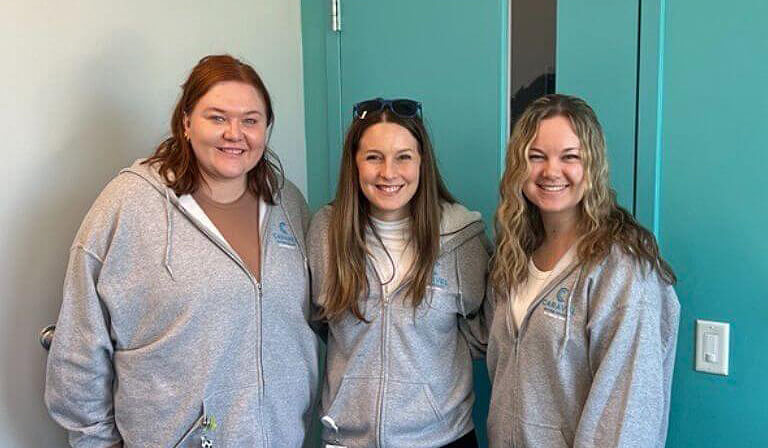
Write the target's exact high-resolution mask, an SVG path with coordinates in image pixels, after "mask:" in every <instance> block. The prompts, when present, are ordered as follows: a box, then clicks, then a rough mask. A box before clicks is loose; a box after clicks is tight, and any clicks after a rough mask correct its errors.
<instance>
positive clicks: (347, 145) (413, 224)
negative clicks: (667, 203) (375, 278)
mask: <svg viewBox="0 0 768 448" xmlns="http://www.w3.org/2000/svg"><path fill="white" fill-rule="evenodd" d="M382 122H389V123H395V124H397V125H400V126H402V127H404V128H405V129H407V130H408V132H410V133H411V135H413V137H414V138H415V139H416V140H417V141H418V143H419V145H418V146H419V147H418V151H419V155H420V157H421V163H420V165H419V186H418V188H417V189H416V193H414V196H413V198H411V201H410V203H409V207H410V216H409V219H410V232H411V235H410V241H409V244H412V245H413V249H414V253H415V254H418V255H417V256H416V257H415V259H414V263H413V265H412V266H411V267H410V269H409V271H408V273H406V275H405V277H404V279H405V280H404V282H407V283H408V285H407V290H406V297H408V298H410V300H411V303H412V305H413V306H414V307H416V306H418V305H419V304H420V303H421V301H422V300H423V298H424V295H425V293H426V290H427V286H428V285H429V284H430V282H431V281H432V270H433V268H434V264H435V261H436V260H437V256H438V254H439V252H440V218H441V214H442V213H441V211H442V208H441V203H444V202H448V203H454V202H456V201H455V199H453V197H452V196H451V194H450V193H449V192H448V189H447V188H446V187H445V184H444V183H443V179H442V177H441V176H440V172H439V171H438V168H437V162H436V160H435V156H434V152H433V150H432V143H431V142H430V139H429V134H428V133H427V130H426V128H425V127H424V123H423V121H422V119H421V118H420V117H419V116H418V115H417V116H414V117H401V116H399V115H397V114H393V113H391V112H389V111H388V110H387V109H382V110H380V111H378V112H373V113H369V114H367V115H366V116H365V119H361V118H355V119H354V120H353V121H352V124H351V125H350V127H349V129H348V130H347V135H346V137H345V139H344V150H343V153H342V156H341V169H340V172H339V183H338V187H337V189H336V198H335V199H334V201H333V208H332V212H331V219H330V229H329V231H328V239H329V241H328V244H329V255H330V257H329V258H330V262H329V269H328V275H327V278H326V279H325V285H326V288H325V289H326V301H325V303H324V304H323V307H322V310H321V313H320V315H321V317H322V318H324V319H329V320H330V319H336V318H339V317H341V316H342V315H343V314H344V313H346V312H348V311H349V312H351V313H352V314H353V315H354V316H356V317H357V318H358V319H360V320H361V321H365V318H364V317H363V315H362V313H361V312H360V306H359V304H358V299H359V297H360V296H361V295H362V294H367V293H368V290H367V288H368V282H367V279H366V272H365V260H366V255H367V254H368V253H369V251H368V248H367V247H366V243H365V230H366V228H370V229H371V230H372V231H373V225H372V223H371V219H370V215H369V214H370V204H369V203H368V200H367V199H366V197H365V196H364V195H363V192H362V191H361V189H360V179H359V178H360V174H359V172H358V170H357V162H356V159H355V156H356V154H357V151H358V149H359V143H360V139H361V138H362V136H363V134H364V133H365V131H366V130H367V129H368V128H369V127H371V126H373V125H375V124H377V123H382Z"/></svg>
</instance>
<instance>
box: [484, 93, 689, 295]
mask: <svg viewBox="0 0 768 448" xmlns="http://www.w3.org/2000/svg"><path fill="white" fill-rule="evenodd" d="M556 116H562V117H565V118H567V119H568V120H569V121H570V123H571V128H572V129H573V132H574V133H575V134H576V135H577V136H578V138H579V143H580V146H581V160H582V163H583V165H584V179H585V182H586V186H585V190H584V198H583V199H582V201H581V203H580V206H581V212H582V213H581V222H580V223H579V226H580V229H579V230H580V234H581V235H582V238H581V240H580V242H579V246H578V250H577V252H578V257H579V260H580V262H581V263H583V264H584V265H586V266H587V267H591V266H594V265H595V264H597V263H599V262H600V261H601V260H603V259H604V258H605V257H606V256H607V255H608V253H609V252H610V250H611V247H612V246H613V245H618V247H619V248H621V250H623V251H624V252H625V253H626V254H628V255H629V256H631V257H634V258H635V259H636V260H638V261H639V262H641V265H642V266H651V268H652V269H654V270H656V271H657V272H658V273H659V275H661V277H662V278H663V279H664V281H666V282H667V283H669V284H674V283H675V281H676V278H675V274H674V272H673V271H672V268H671V267H670V266H669V265H668V264H667V263H666V262H665V261H664V260H663V259H662V258H661V256H660V255H659V248H658V245H657V244H656V239H655V238H654V236H653V234H652V233H651V232H649V231H648V230H646V229H645V228H643V227H642V226H640V224H638V223H637V221H636V220H635V219H634V217H633V216H632V215H631V214H630V213H629V212H627V211H626V210H625V209H623V208H621V207H620V206H619V205H618V204H617V203H616V192H615V191H614V190H613V189H612V188H611V187H610V183H609V176H608V161H607V158H606V152H605V137H604V134H603V129H602V127H601V126H600V122H599V121H598V120H597V116H596V115H595V112H594V111H593V110H592V108H591V107H590V106H589V105H588V104H587V103H586V102H585V101H584V100H582V99H580V98H576V97H573V96H568V95H561V94H552V95H546V96H543V97H541V98H539V99H538V100H536V101H534V102H533V103H532V104H531V105H530V106H528V108H527V109H526V110H525V112H524V113H523V115H522V116H521V117H520V119H519V120H518V121H517V123H516V124H515V127H514V130H513V131H512V137H511V138H510V141H509V145H508V147H507V156H506V163H505V165H506V166H505V170H504V176H503V177H502V179H501V185H500V187H499V190H500V193H501V202H500V204H499V208H498V209H497V211H496V226H497V235H496V253H495V254H494V256H493V260H492V268H491V274H490V275H491V283H492V285H493V287H494V288H495V289H496V291H497V292H498V294H497V295H496V296H497V297H501V298H506V297H507V296H508V294H509V291H510V290H511V289H512V288H515V287H517V286H519V285H520V284H522V283H524V282H525V281H526V279H527V278H528V264H529V262H530V259H531V257H532V256H533V252H534V251H535V250H536V249H537V248H538V247H539V246H540V245H541V243H542V242H543V241H544V236H545V234H544V226H543V224H542V221H541V215H540V213H539V209H538V207H536V206H535V205H534V204H533V203H531V201H529V200H528V199H527V198H526V197H525V195H524V194H523V183H524V182H525V181H526V179H527V178H528V176H529V174H530V165H529V162H528V152H529V150H530V147H531V144H532V143H533V141H534V140H535V139H536V134H537V132H538V129H539V124H540V123H541V121H542V120H545V119H547V118H552V117H556Z"/></svg>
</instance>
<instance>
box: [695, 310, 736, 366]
mask: <svg viewBox="0 0 768 448" xmlns="http://www.w3.org/2000/svg"><path fill="white" fill-rule="evenodd" d="M729 333H730V325H729V324H727V323H725V322H712V321H710V320H697V321H696V370H698V371H699V372H707V373H715V374H718V375H728V339H729Z"/></svg>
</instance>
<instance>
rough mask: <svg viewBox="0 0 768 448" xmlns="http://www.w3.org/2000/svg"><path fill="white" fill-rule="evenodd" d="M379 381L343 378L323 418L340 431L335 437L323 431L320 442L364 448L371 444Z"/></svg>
mask: <svg viewBox="0 0 768 448" xmlns="http://www.w3.org/2000/svg"><path fill="white" fill-rule="evenodd" d="M378 388H379V380H378V379H377V378H371V377H344V378H343V379H342V381H341V386H339V390H338V392H337V393H336V396H335V397H334V399H333V402H331V404H330V406H328V407H327V410H326V411H325V415H326V416H328V417H330V418H331V419H332V420H333V422H335V424H336V426H337V427H338V429H339V432H338V434H336V433H334V432H333V431H332V430H331V429H329V428H327V427H326V428H323V440H326V441H339V442H342V444H352V443H353V442H354V443H355V446H357V445H362V446H367V445H368V444H371V443H373V440H374V439H373V437H374V434H375V428H376V426H375V421H376V415H377V412H376V397H378V395H379V393H378Z"/></svg>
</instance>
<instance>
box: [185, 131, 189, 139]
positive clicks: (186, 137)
mask: <svg viewBox="0 0 768 448" xmlns="http://www.w3.org/2000/svg"><path fill="white" fill-rule="evenodd" d="M184 139H185V140H186V141H189V133H188V132H187V131H184Z"/></svg>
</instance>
